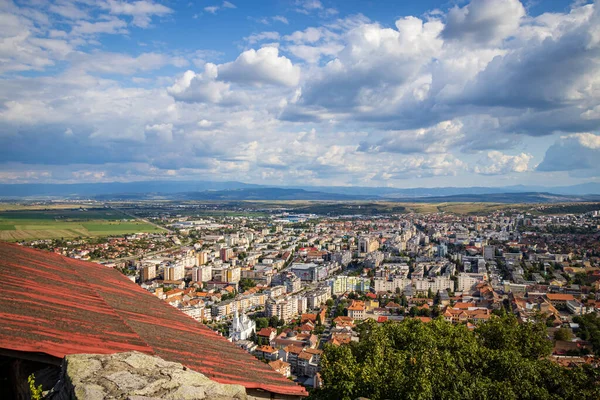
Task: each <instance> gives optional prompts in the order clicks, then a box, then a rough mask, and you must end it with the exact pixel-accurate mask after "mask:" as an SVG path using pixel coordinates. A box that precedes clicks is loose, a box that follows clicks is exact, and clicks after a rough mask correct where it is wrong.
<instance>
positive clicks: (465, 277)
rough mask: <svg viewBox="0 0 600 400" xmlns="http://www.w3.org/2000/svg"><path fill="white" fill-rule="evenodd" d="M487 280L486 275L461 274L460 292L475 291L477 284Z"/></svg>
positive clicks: (459, 281) (459, 277)
mask: <svg viewBox="0 0 600 400" xmlns="http://www.w3.org/2000/svg"><path fill="white" fill-rule="evenodd" d="M486 280H487V275H486V274H468V273H465V272H463V273H460V274H458V291H460V292H465V291H471V290H473V289H475V286H477V284H479V283H481V282H484V281H486Z"/></svg>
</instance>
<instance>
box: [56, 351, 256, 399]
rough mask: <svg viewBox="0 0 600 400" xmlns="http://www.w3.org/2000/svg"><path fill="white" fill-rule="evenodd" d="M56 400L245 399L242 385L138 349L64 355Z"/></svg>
mask: <svg viewBox="0 0 600 400" xmlns="http://www.w3.org/2000/svg"><path fill="white" fill-rule="evenodd" d="M49 398H51V399H53V400H66V399H81V400H84V399H85V400H100V399H130V400H154V399H182V400H184V399H187V400H196V399H198V400H200V399H211V400H212V399H215V400H230V399H238V400H246V399H247V396H246V390H245V388H244V387H243V386H240V385H224V384H220V383H217V382H215V381H212V380H210V379H209V378H207V377H206V376H204V375H203V374H201V373H198V372H195V371H192V370H190V369H187V368H186V367H184V366H183V365H181V364H179V363H174V362H169V361H165V360H163V359H162V358H160V357H154V356H149V355H147V354H143V353H138V352H128V353H117V354H109V355H106V354H75V355H69V356H67V357H65V359H64V361H63V366H62V373H61V379H60V381H59V383H58V384H57V386H56V387H55V388H54V389H53V390H52V393H51V394H50V396H49Z"/></svg>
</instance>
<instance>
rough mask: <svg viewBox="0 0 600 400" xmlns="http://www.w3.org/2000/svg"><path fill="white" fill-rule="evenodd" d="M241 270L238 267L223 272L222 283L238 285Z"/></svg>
mask: <svg viewBox="0 0 600 400" xmlns="http://www.w3.org/2000/svg"><path fill="white" fill-rule="evenodd" d="M241 272H242V269H241V268H240V267H229V268H227V269H226V270H224V271H223V278H222V279H223V281H224V282H229V283H238V282H239V281H240V279H241Z"/></svg>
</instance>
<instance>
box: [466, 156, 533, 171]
mask: <svg viewBox="0 0 600 400" xmlns="http://www.w3.org/2000/svg"><path fill="white" fill-rule="evenodd" d="M532 159H533V156H532V155H531V154H527V153H521V154H517V155H515V156H510V155H507V154H504V153H501V152H499V151H490V152H488V153H487V158H486V159H485V160H483V161H482V162H481V164H482V165H480V166H479V165H478V166H476V167H475V168H474V172H475V173H477V174H482V175H506V174H510V173H511V172H527V171H530V167H529V163H530V161H531V160H532Z"/></svg>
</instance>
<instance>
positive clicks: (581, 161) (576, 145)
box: [537, 133, 600, 172]
mask: <svg viewBox="0 0 600 400" xmlns="http://www.w3.org/2000/svg"><path fill="white" fill-rule="evenodd" d="M599 160H600V135H596V134H592V133H575V134H571V135H566V136H561V137H560V138H559V139H558V140H557V141H556V142H555V143H554V144H553V145H552V146H550V148H549V149H548V150H547V151H546V154H545V156H544V159H543V161H542V162H541V163H540V165H538V167H537V170H538V171H574V170H587V169H595V170H597V171H598V170H600V163H599ZM598 172H600V171H598Z"/></svg>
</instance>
